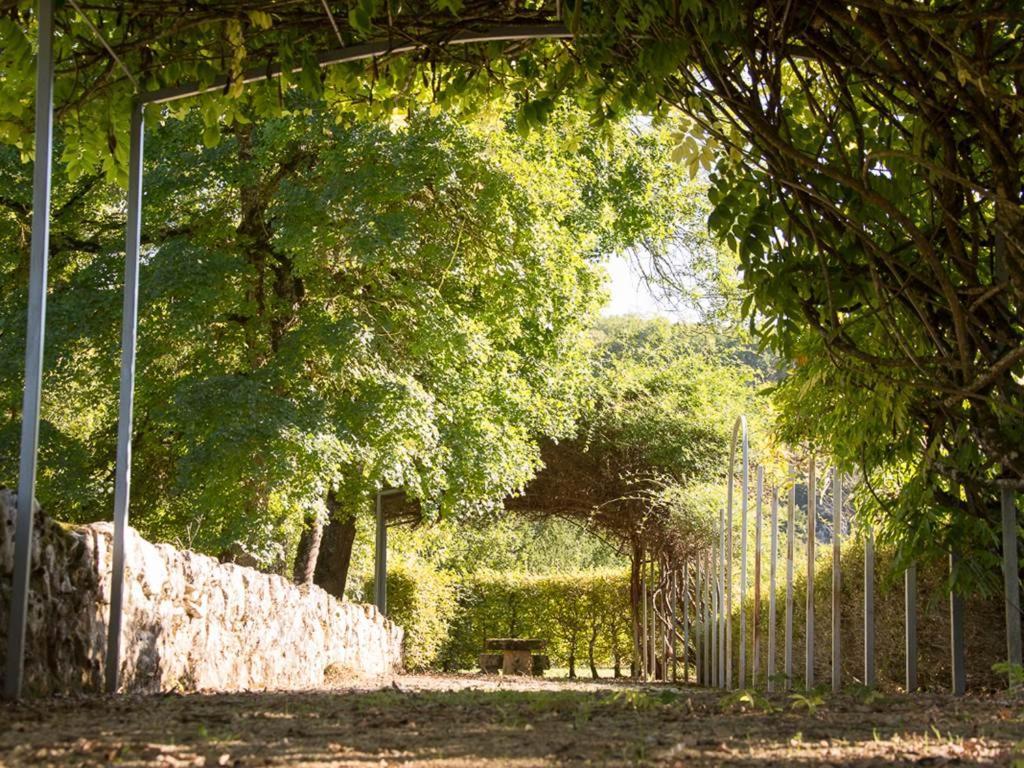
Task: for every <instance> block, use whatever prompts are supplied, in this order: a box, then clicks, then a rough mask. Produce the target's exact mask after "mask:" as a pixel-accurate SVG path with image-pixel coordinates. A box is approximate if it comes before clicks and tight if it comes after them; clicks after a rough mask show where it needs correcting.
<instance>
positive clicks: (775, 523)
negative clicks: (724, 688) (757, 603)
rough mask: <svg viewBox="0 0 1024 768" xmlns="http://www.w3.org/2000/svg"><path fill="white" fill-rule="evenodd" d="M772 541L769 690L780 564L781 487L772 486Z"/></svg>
mask: <svg viewBox="0 0 1024 768" xmlns="http://www.w3.org/2000/svg"><path fill="white" fill-rule="evenodd" d="M771 517H772V522H771V526H772V543H771V554H770V555H769V558H770V561H769V565H768V673H767V674H768V690H769V691H774V690H775V652H776V648H775V646H776V641H775V636H776V629H775V621H776V611H775V590H776V589H777V585H776V582H777V579H776V573H777V571H778V566H779V489H778V488H772V502H771Z"/></svg>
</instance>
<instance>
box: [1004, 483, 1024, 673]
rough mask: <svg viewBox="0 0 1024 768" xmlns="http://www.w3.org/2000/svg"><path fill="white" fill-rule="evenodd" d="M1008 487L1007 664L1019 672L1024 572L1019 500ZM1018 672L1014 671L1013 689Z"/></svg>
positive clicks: (1005, 579) (1005, 591)
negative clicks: (1019, 546) (1020, 561)
mask: <svg viewBox="0 0 1024 768" xmlns="http://www.w3.org/2000/svg"><path fill="white" fill-rule="evenodd" d="M1015 496H1016V494H1015V493H1014V490H1013V488H1011V487H1009V486H1006V485H1004V486H1003V487H1002V488H1001V489H1000V494H999V499H1000V505H999V506H1000V508H1001V511H1002V519H1003V525H1002V528H1003V592H1004V594H1005V596H1006V660H1007V661H1008V662H1009V663H1010V665H1011V667H1016V668H1017V670H1019V668H1020V667H1021V665H1022V664H1024V659H1022V656H1024V652H1022V648H1021V630H1020V618H1021V614H1020V569H1019V566H1018V559H1017V500H1016V498H1015ZM1013 674H1014V670H1013V669H1011V671H1010V675H1011V685H1012V684H1013V677H1012V675H1013Z"/></svg>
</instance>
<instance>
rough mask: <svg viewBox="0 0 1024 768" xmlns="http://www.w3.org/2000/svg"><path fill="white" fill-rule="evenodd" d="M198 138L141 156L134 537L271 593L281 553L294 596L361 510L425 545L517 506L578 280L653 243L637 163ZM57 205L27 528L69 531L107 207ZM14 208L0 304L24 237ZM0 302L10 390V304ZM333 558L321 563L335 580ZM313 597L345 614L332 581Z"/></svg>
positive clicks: (553, 397) (624, 143) (305, 137)
mask: <svg viewBox="0 0 1024 768" xmlns="http://www.w3.org/2000/svg"><path fill="white" fill-rule="evenodd" d="M402 123H404V124H402ZM204 133H205V129H204V127H203V123H202V121H201V120H200V119H199V118H198V116H196V115H189V116H188V117H187V118H186V119H184V120H182V121H171V122H168V124H167V125H165V126H163V127H162V129H161V130H160V131H159V133H158V134H156V135H155V136H154V137H153V138H154V140H153V141H152V142H151V143H150V149H149V152H148V157H149V160H148V163H147V169H146V175H147V190H148V192H147V197H146V205H145V222H146V229H145V241H146V242H145V252H146V255H145V262H144V265H143V271H142V280H141V283H142V286H143V293H142V296H141V300H140V307H141V322H140V345H139V366H138V368H139V373H138V385H137V395H136V434H135V455H134V463H135V471H134V483H133V485H134V488H133V520H134V522H135V524H136V525H138V526H139V527H140V528H142V530H144V531H145V532H146V533H147V534H149V535H151V536H155V537H157V538H159V539H164V540H175V541H178V542H179V543H182V544H185V545H188V546H191V547H194V548H198V549H201V550H204V551H208V552H214V553H217V554H219V555H221V556H222V557H226V558H232V559H239V558H244V559H247V560H249V561H252V562H256V563H259V564H261V565H263V566H265V567H273V568H277V569H284V568H286V567H287V564H290V563H291V560H292V555H293V553H294V552H295V548H296V544H297V541H298V540H299V534H300V532H301V531H302V530H305V531H307V534H308V535H307V537H306V538H305V539H304V540H303V544H304V546H303V548H302V552H301V554H302V556H303V557H302V558H301V561H300V562H299V563H297V566H296V568H295V573H296V575H297V576H298V578H300V580H309V579H310V577H311V576H312V575H314V574H315V573H316V562H317V550H318V541H319V540H322V539H323V537H324V535H325V534H324V533H323V531H322V528H323V525H324V524H325V523H326V522H327V521H328V520H332V521H334V522H335V523H336V524H337V525H338V526H342V527H344V526H346V525H348V526H350V525H351V522H350V521H351V515H352V511H353V510H354V509H357V508H360V507H362V506H366V505H368V503H369V501H370V498H371V495H372V492H373V491H374V489H376V488H378V487H380V486H381V485H393V486H401V487H403V488H405V489H406V491H407V493H408V494H409V495H410V496H412V497H413V498H416V499H419V500H420V501H421V503H422V507H423V513H424V514H425V515H426V517H427V518H435V517H437V516H446V515H450V516H459V515H467V514H468V515H476V514H480V513H481V511H482V510H486V509H487V507H488V506H491V507H494V506H495V505H499V504H500V500H501V499H502V498H503V497H504V496H506V495H507V494H509V493H511V492H513V491H514V490H515V489H517V488H519V487H521V486H522V485H524V484H525V483H526V482H527V481H528V480H529V479H530V477H531V476H532V474H533V472H534V471H535V469H536V468H537V466H538V465H539V455H538V449H537V440H538V439H539V437H541V436H544V435H548V436H557V435H560V434H565V433H566V432H567V431H568V430H569V429H570V428H571V426H572V424H573V421H574V418H575V414H576V410H577V406H576V402H577V401H578V400H579V399H580V387H581V386H582V382H583V380H582V378H581V376H580V372H581V371H583V370H584V369H585V357H584V350H583V347H582V345H581V344H580V338H581V334H582V333H583V331H584V328H585V327H586V325H587V324H588V323H589V318H590V316H591V314H592V313H593V312H594V311H595V310H596V308H597V306H598V304H599V302H600V283H601V276H600V273H599V271H598V270H597V267H596V265H595V263H594V262H595V260H596V259H597V257H598V256H599V255H600V254H602V253H607V252H610V251H614V250H617V249H621V248H624V247H627V246H628V245H629V244H631V243H632V242H633V241H634V240H635V239H637V238H638V237H640V236H641V235H645V236H650V235H651V234H652V233H654V232H656V231H657V230H659V229H663V228H666V226H667V225H666V224H665V220H666V219H668V220H670V219H671V217H672V216H673V209H672V205H671V201H672V200H673V197H672V196H671V195H663V194H661V192H660V190H659V189H657V188H655V189H654V191H649V189H650V188H651V187H652V185H653V184H654V183H655V182H660V180H661V178H662V176H663V175H664V174H666V173H667V172H668V171H669V170H671V169H670V167H669V166H667V165H666V164H665V163H664V162H663V161H662V160H661V159H660V158H661V155H662V149H663V147H662V146H661V145H660V144H659V141H658V138H657V136H655V135H653V134H650V135H638V134H637V133H636V132H634V131H632V130H629V129H626V128H625V127H624V128H623V129H621V130H617V131H614V132H611V133H609V132H605V133H604V134H603V136H602V140H601V141H598V140H597V136H596V134H595V133H594V132H593V131H588V129H587V128H586V125H585V119H584V118H583V117H582V116H581V115H579V114H578V113H572V112H569V111H565V112H564V122H563V123H562V125H561V127H560V128H559V130H556V131H552V132H551V133H549V134H548V135H546V136H540V135H538V136H536V137H534V138H533V139H531V140H530V141H523V140H522V139H521V138H520V137H518V136H516V135H515V134H514V133H512V132H510V131H509V130H508V126H507V125H506V123H505V122H503V121H502V120H501V119H490V120H485V121H481V122H478V123H476V124H475V125H473V126H469V127H461V126H459V125H458V124H456V123H455V122H454V121H452V120H451V119H449V118H447V117H444V116H439V117H436V118H431V117H429V116H426V115H412V116H409V117H408V118H406V119H405V120H404V121H401V122H399V123H396V124H395V125H394V126H393V127H391V128H389V127H384V126H375V125H361V124H353V123H350V122H348V121H344V120H342V121H341V122H339V121H338V119H337V115H336V114H335V113H333V112H331V111H329V110H325V109H319V108H318V109H315V110H314V109H312V108H310V107H309V105H308V104H306V103H303V102H299V103H296V104H293V105H292V108H291V109H290V110H289V112H288V114H285V115H282V116H281V117H280V118H277V119H274V120H270V121H266V122H264V123H263V124H261V125H259V126H257V125H254V124H253V123H251V122H248V118H246V117H245V116H244V115H241V114H240V115H238V116H236V121H235V124H234V125H233V126H232V127H231V128H230V130H228V131H226V133H225V135H224V136H223V138H222V139H221V140H219V141H209V140H208V139H209V137H206V136H204ZM568 135H572V136H573V137H575V139H576V142H577V143H576V144H575V145H570V144H568V143H567V141H566V137H567V136H568ZM204 139H206V140H207V141H206V143H208V144H216V146H207V147H204V146H203V144H204ZM6 168H7V172H8V173H10V174H11V175H12V176H15V177H19V176H20V177H21V178H24V174H25V173H26V169H25V168H24V167H18V165H17V164H16V163H13V164H12V163H11V162H9V163H8V164H7V166H6ZM15 188H17V187H15ZM57 188H58V192H57V195H58V203H59V207H58V219H59V221H58V223H57V225H56V227H55V238H54V252H55V256H54V267H55V268H54V272H53V275H54V301H53V303H52V306H53V307H54V309H55V314H54V315H53V316H52V320H51V328H52V329H53V333H51V336H50V351H49V355H50V361H49V363H50V365H49V366H48V370H49V371H50V374H49V378H48V380H47V383H46V391H47V392H48V399H47V401H46V403H45V408H44V410H45V413H44V417H45V418H46V420H47V422H48V425H49V426H50V430H52V431H49V432H48V437H50V438H52V437H53V436H55V435H56V436H58V439H56V440H52V439H47V440H46V442H47V443H48V444H49V445H50V446H52V447H51V448H48V449H47V450H51V451H54V452H53V453H49V454H47V455H44V463H45V464H46V465H47V466H48V467H50V469H49V470H48V474H46V475H43V476H42V477H41V482H40V490H39V495H40V498H41V500H42V501H43V502H44V503H45V504H47V506H49V507H51V508H53V509H54V510H55V511H56V512H57V513H58V514H60V515H61V516H62V517H63V516H65V515H67V513H68V511H67V510H65V509H63V508H61V507H60V505H59V504H56V503H51V502H52V501H53V500H54V499H58V498H60V499H64V498H69V497H72V496H77V497H78V500H77V501H76V503H75V505H74V506H73V508H72V513H73V516H74V517H75V518H77V519H81V518H83V517H86V518H95V517H100V516H106V514H107V503H108V501H109V499H108V494H109V487H108V485H107V483H106V482H105V478H108V477H109V476H110V472H111V462H112V458H113V454H114V451H113V435H114V429H113V424H114V419H115V414H114V410H115V409H114V407H113V404H114V402H115V399H114V397H113V392H114V382H115V380H116V371H115V370H114V364H115V360H116V354H115V349H116V334H117V331H118V320H117V318H118V307H119V306H120V297H119V288H118V282H119V280H118V277H117V276H116V275H117V272H118V261H119V257H118V253H117V250H116V249H117V243H118V241H119V240H120V237H119V235H118V234H117V232H116V230H117V227H116V224H117V220H116V219H117V217H116V215H114V213H113V211H114V210H116V209H114V208H113V206H114V205H115V203H114V201H115V200H116V191H114V190H112V189H111V188H109V187H106V186H104V185H103V184H102V183H101V179H99V178H98V177H95V178H93V177H90V179H88V180H85V179H81V180H79V181H78V182H67V181H64V180H63V179H61V180H59V182H58V184H57ZM21 189H24V190H27V189H28V185H27V184H24V185H22V186H21ZM78 190H81V192H78ZM24 194H27V191H26V192H25V193H24ZM65 198H66V199H67V200H68V202H67V203H64V202H62V201H63V200H64V199H65ZM15 202H16V203H17V204H16V205H11V206H8V208H7V209H6V210H7V212H6V214H5V216H6V218H5V221H6V222H7V224H8V226H7V228H6V229H5V230H4V239H5V241H6V243H5V245H6V246H7V247H5V249H4V252H5V253H7V254H9V255H10V256H9V257H8V258H10V259H11V261H10V262H8V264H10V266H9V268H8V269H7V270H5V274H6V276H7V279H8V280H10V281H11V284H12V285H13V284H15V281H16V279H17V278H18V277H19V275H20V273H19V272H18V271H17V265H18V264H21V263H24V259H25V258H26V243H25V242H24V238H22V237H21V234H22V233H23V232H24V228H25V226H26V224H25V220H26V218H27V215H28V212H27V206H26V205H24V204H23V203H21V202H19V201H15ZM65 210H66V211H67V218H63V212H64V211H65ZM90 210H96V211H100V212H101V217H100V218H101V221H100V222H98V223H96V222H94V221H93V217H92V216H84V217H83V216H82V211H90ZM65 232H67V233H69V234H68V235H67V237H68V238H69V239H66V240H64V239H62V238H64V237H65V235H64V234H63V233H65ZM19 238H20V239H19ZM4 293H5V300H6V301H8V302H9V303H8V308H7V311H5V315H4V318H5V324H6V328H5V330H4V334H3V336H2V337H0V341H2V346H3V357H4V359H5V360H8V361H10V362H9V367H10V368H11V369H12V370H16V369H17V367H18V363H17V362H16V361H17V360H18V359H19V357H20V351H21V338H22V337H21V334H22V333H23V330H22V329H23V319H22V316H20V312H19V311H18V310H17V309H16V308H15V307H16V302H19V301H23V294H22V292H20V291H15V290H13V289H12V290H9V291H5V292H4ZM12 297H13V298H12ZM7 381H8V382H9V385H8V386H7V387H5V389H4V394H3V397H4V401H5V408H4V413H5V414H7V418H6V420H5V422H6V423H5V426H6V429H7V430H10V431H13V430H14V429H15V428H16V424H17V419H18V407H17V403H18V402H19V390H18V386H17V381H16V380H15V378H14V377H12V378H10V379H8V380H7ZM16 445H17V442H16V440H13V439H12V440H8V441H7V442H6V443H5V452H7V453H8V455H9V456H10V455H12V454H13V452H14V451H15V446H16ZM64 454H67V455H69V456H72V455H73V456H72V458H75V461H65V456H64ZM4 466H7V467H14V466H16V462H14V461H4ZM83 477H91V478H96V481H95V484H94V485H93V486H91V487H90V486H87V487H85V488H83V487H82V478H83ZM352 533H353V531H351V530H349V531H347V532H346V531H345V530H339V531H332V530H330V529H329V530H328V531H327V533H326V538H327V540H328V541H329V542H330V541H333V540H334V538H336V537H338V536H340V537H341V538H340V543H339V544H338V545H337V546H338V547H340V549H341V550H342V552H341V553H340V554H341V556H342V557H343V556H344V555H345V552H344V550H345V548H346V547H350V546H351V540H352ZM325 578H330V580H331V582H332V583H333V584H334V585H335V586H334V587H333V588H332V591H335V592H336V593H337V592H340V591H341V587H340V585H338V582H339V579H340V581H341V582H343V581H344V578H343V574H333V575H330V574H328V575H327V576H325Z"/></svg>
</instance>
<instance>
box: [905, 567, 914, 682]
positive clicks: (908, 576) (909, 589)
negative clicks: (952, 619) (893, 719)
mask: <svg viewBox="0 0 1024 768" xmlns="http://www.w3.org/2000/svg"><path fill="white" fill-rule="evenodd" d="M903 596H904V608H905V612H906V623H905V627H904V628H905V630H906V664H907V670H906V686H907V693H913V692H914V691H916V690H917V566H916V565H914V564H911V565H910V567H909V568H907V570H906V572H905V573H904V574H903Z"/></svg>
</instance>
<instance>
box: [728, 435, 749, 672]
mask: <svg viewBox="0 0 1024 768" xmlns="http://www.w3.org/2000/svg"><path fill="white" fill-rule="evenodd" d="M742 461H743V470H742V478H743V485H742V487H741V488H740V526H741V527H740V600H739V609H740V654H739V655H740V658H739V662H740V663H739V676H738V678H739V682H738V685H739V687H740V688H745V687H746V685H747V607H746V605H745V602H746V599H747V586H748V583H747V529H748V528H749V527H750V524H749V502H750V456H749V451H748V448H747V423H746V420H744V421H743V458H742ZM731 530H732V528H731V526H730V531H731ZM732 551H733V548H732V545H731V542H730V546H729V553H730V557H731V556H732ZM729 575H730V576H731V575H732V569H731V568H730V569H729ZM729 590H730V592H731V591H732V580H731V579H730V581H729ZM729 602H730V606H729V607H730V611H729V620H730V622H731V620H732V610H731V608H732V605H731V603H732V600H731V599H730V601H729ZM730 640H731V638H730ZM729 656H730V658H731V656H732V652H731V648H730V653H729ZM729 686H730V687H732V674H731V673H730V675H729Z"/></svg>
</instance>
